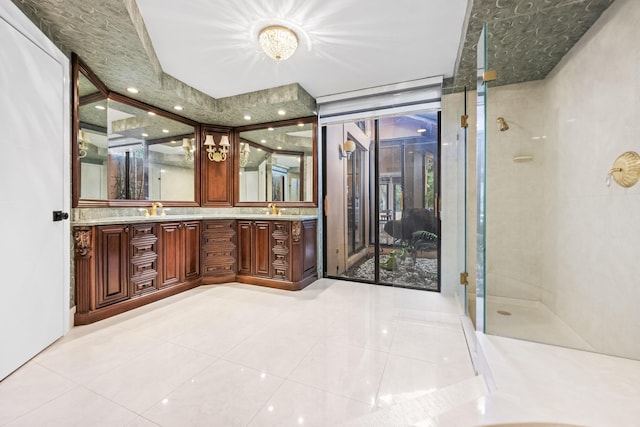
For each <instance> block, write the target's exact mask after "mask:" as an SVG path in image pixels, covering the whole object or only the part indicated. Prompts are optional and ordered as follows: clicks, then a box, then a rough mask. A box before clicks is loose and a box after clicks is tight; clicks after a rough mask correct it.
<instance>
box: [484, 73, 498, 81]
mask: <svg viewBox="0 0 640 427" xmlns="http://www.w3.org/2000/svg"><path fill="white" fill-rule="evenodd" d="M497 79H498V73H497V71H496V70H487V71H485V72H484V73H482V81H483V82H485V83H486V82H493V81H496V80H497Z"/></svg>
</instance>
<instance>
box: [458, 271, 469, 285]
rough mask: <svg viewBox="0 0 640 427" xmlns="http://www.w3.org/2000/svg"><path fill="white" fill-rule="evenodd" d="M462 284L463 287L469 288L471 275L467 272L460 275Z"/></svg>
mask: <svg viewBox="0 0 640 427" xmlns="http://www.w3.org/2000/svg"><path fill="white" fill-rule="evenodd" d="M460 284H461V285H463V286H469V273H467V272H466V271H465V272H464V273H460Z"/></svg>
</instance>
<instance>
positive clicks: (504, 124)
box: [496, 117, 509, 132]
mask: <svg viewBox="0 0 640 427" xmlns="http://www.w3.org/2000/svg"><path fill="white" fill-rule="evenodd" d="M496 121H497V122H498V124H499V125H500V132H504V131H506V130H509V125H508V124H507V122H506V120H505V119H504V117H498V118H497V119H496Z"/></svg>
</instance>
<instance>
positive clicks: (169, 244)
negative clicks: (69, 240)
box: [73, 219, 317, 325]
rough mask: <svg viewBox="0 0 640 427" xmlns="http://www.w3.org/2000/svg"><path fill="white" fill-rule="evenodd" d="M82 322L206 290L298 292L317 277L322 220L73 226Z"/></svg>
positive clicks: (78, 313) (78, 318) (78, 315)
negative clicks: (232, 285)
mask: <svg viewBox="0 0 640 427" xmlns="http://www.w3.org/2000/svg"><path fill="white" fill-rule="evenodd" d="M73 231H74V236H73V237H74V254H75V256H74V268H75V285H76V314H75V324H76V325H83V324H87V323H92V322H95V321H97V320H102V319H105V318H107V317H110V316H113V315H116V314H119V313H122V312H125V311H127V310H130V309H132V308H136V307H139V306H142V305H144V304H148V303H150V302H153V301H157V300H159V299H162V298H165V297H167V296H169V295H173V294H176V293H179V292H182V291H184V290H187V289H190V288H193V287H196V286H198V285H200V284H214V283H224V282H232V281H236V280H237V281H239V282H243V283H249V284H254V285H260V286H270V287H274V288H280V289H288V290H299V289H302V288H303V287H305V286H307V285H308V284H310V283H311V282H313V281H314V280H315V279H316V277H317V273H316V221H315V220H306V221H285V220H273V221H271V220H234V219H215V220H204V221H164V222H163V221H160V222H156V223H154V222H151V223H135V224H122V225H98V226H80V227H74V229H73Z"/></svg>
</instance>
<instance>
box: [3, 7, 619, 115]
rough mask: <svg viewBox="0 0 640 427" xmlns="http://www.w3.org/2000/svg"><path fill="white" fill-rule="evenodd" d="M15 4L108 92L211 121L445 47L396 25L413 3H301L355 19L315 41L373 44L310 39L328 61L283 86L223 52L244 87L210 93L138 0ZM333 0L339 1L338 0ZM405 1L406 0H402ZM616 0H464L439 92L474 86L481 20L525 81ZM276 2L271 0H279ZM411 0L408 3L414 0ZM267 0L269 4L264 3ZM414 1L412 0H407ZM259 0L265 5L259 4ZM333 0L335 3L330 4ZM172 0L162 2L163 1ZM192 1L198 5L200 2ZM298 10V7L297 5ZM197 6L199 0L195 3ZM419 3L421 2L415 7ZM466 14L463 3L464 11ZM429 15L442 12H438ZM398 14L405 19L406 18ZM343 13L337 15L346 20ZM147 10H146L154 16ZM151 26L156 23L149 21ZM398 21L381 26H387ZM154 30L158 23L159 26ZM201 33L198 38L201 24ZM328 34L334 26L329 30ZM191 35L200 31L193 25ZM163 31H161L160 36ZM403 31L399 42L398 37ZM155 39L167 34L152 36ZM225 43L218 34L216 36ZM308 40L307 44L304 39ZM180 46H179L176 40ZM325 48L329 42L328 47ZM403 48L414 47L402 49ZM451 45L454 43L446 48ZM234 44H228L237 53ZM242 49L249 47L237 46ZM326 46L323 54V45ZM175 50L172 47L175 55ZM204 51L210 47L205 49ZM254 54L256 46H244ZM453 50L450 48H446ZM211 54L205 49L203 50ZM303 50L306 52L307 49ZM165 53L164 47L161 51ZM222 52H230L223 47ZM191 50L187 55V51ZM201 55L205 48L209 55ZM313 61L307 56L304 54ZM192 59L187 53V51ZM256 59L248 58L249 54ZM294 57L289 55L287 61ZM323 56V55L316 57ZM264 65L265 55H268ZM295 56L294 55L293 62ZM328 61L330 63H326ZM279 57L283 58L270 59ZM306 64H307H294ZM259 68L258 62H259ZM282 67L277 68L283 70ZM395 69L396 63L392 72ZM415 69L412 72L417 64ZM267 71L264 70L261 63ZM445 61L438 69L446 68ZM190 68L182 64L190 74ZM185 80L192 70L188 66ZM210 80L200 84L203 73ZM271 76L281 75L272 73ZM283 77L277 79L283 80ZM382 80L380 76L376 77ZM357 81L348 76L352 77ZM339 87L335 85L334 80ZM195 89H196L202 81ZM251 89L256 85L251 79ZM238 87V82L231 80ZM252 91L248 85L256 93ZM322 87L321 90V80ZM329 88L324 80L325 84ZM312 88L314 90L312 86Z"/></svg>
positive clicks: (309, 107) (492, 55) (542, 71)
mask: <svg viewBox="0 0 640 427" xmlns="http://www.w3.org/2000/svg"><path fill="white" fill-rule="evenodd" d="M12 1H13V2H14V3H15V4H16V5H17V6H18V7H20V8H21V9H22V10H23V11H24V12H25V14H26V15H27V16H28V17H29V18H30V19H31V20H32V21H33V22H34V23H36V25H38V26H39V27H40V28H41V29H42V30H43V32H44V33H45V34H47V35H48V36H49V38H51V39H52V40H53V41H54V42H55V43H56V44H57V45H58V46H59V47H60V48H61V49H62V50H63V51H65V52H67V53H69V52H71V51H75V52H76V53H77V54H78V55H79V56H80V57H81V58H82V59H83V60H84V61H85V62H86V63H87V64H88V65H89V66H90V67H91V68H92V69H93V71H94V72H95V73H96V74H97V75H98V76H99V77H100V78H101V79H102V80H103V81H104V83H105V84H106V85H107V86H108V87H109V88H110V89H111V90H113V91H116V92H120V93H126V88H127V87H128V86H135V87H137V88H139V89H140V93H139V94H137V95H131V96H132V97H135V98H136V99H139V100H141V101H143V102H146V103H148V104H151V105H154V106H156V107H159V108H162V109H165V110H168V111H172V110H173V106H174V105H176V104H179V105H182V106H183V107H184V110H183V111H181V112H179V114H180V115H182V116H185V117H187V118H190V119H192V120H195V121H198V122H201V123H212V124H220V125H227V126H243V125H247V124H252V123H266V122H270V121H276V120H281V119H283V118H285V119H290V118H299V117H306V116H311V115H314V112H315V100H314V98H313V97H312V96H311V95H310V94H309V93H308V92H307V91H306V90H305V88H303V86H305V87H306V85H307V84H309V85H310V87H311V85H312V83H307V80H306V79H308V78H311V77H310V76H311V75H312V74H313V75H314V78H319V79H321V80H322V79H324V80H326V81H333V82H335V83H336V85H337V84H339V83H340V82H342V81H343V80H346V79H347V77H349V78H353V77H355V81H356V82H357V81H360V82H361V87H366V86H367V85H369V84H373V83H371V81H370V80H368V79H369V78H370V75H373V74H374V71H377V70H378V68H380V69H384V70H385V74H384V75H385V76H386V79H387V80H388V81H387V82H384V83H395V82H398V81H402V80H403V79H406V78H407V77H406V76H407V75H406V73H404V74H403V72H404V71H405V69H412V72H414V73H415V72H417V74H416V76H417V75H420V76H421V77H426V76H428V74H429V71H428V70H427V69H426V68H425V67H423V66H422V65H420V64H421V62H418V60H417V59H416V58H417V57H418V56H420V55H422V56H425V57H427V58H432V59H434V58H439V57H440V56H441V55H443V54H442V53H441V52H440V51H439V50H438V46H439V42H440V40H439V38H438V37H434V38H432V39H428V40H423V38H424V37H425V36H424V35H423V34H422V33H419V32H411V31H410V30H409V29H407V28H403V27H399V28H400V29H399V30H398V28H396V27H394V26H392V25H391V24H394V25H395V24H397V22H396V21H399V22H402V21H403V19H405V20H406V21H407V22H409V21H411V22H413V18H414V15H415V11H416V10H417V9H415V7H414V8H411V7H399V6H400V5H401V3H398V2H394V3H393V5H395V6H396V9H397V11H399V13H398V15H393V16H390V14H389V13H386V14H385V15H384V16H381V14H380V13H379V11H376V8H375V7H370V6H372V5H373V6H375V5H388V4H390V2H388V1H387V0H376V2H374V3H373V4H372V5H369V4H367V7H366V8H365V9H362V10H361V11H358V10H357V8H356V9H353V8H354V5H355V0H350V1H349V2H347V3H343V2H337V3H335V4H334V3H327V2H323V3H313V4H314V5H316V8H315V9H313V8H311V9H308V8H307V9H305V10H306V13H307V15H308V17H309V19H311V18H313V17H317V19H319V20H322V19H326V18H327V16H328V17H331V16H333V17H334V18H336V19H337V18H338V15H339V13H340V12H349V13H347V18H348V19H347V22H349V23H351V25H350V26H349V27H348V28H346V29H343V30H341V31H335V27H334V26H333V25H332V21H331V20H330V19H329V20H328V21H325V24H324V26H320V27H318V28H317V29H315V30H314V31H315V32H314V31H311V32H310V35H311V36H317V35H318V34H319V35H320V36H325V38H324V39H323V38H322V37H320V39H321V40H324V41H326V42H328V45H327V46H328V48H331V47H332V46H333V47H337V46H340V45H342V44H347V45H349V47H350V48H351V49H352V51H354V50H358V49H360V50H362V51H363V52H364V51H366V52H369V53H368V54H367V55H368V56H367V59H365V60H361V61H360V62H356V61H349V58H346V59H345V58H342V59H339V58H336V57H333V56H331V55H330V53H331V52H332V51H331V49H329V50H326V51H323V50H322V49H321V47H322V44H320V45H313V44H309V43H308V42H305V43H306V48H307V49H309V46H312V47H313V49H315V50H316V51H318V52H316V53H318V54H319V58H312V59H313V60H318V59H320V60H321V62H320V64H323V63H326V64H328V65H329V68H328V71H327V70H325V71H322V72H320V71H319V69H318V68H317V67H312V68H311V69H304V70H305V73H303V74H300V77H299V78H298V79H297V81H295V82H291V83H290V84H287V85H284V86H279V87H275V88H267V89H261V90H253V89H250V88H251V87H252V86H251V84H250V81H249V80H250V79H251V77H250V75H249V74H246V70H244V69H240V68H238V67H237V66H236V67H228V64H231V63H233V62H232V59H233V58H232V57H229V56H227V57H226V59H224V58H225V57H223V60H221V61H220V62H221V64H218V65H222V67H223V68H224V67H227V68H231V69H232V72H231V74H232V75H233V74H236V77H237V78H238V79H239V80H240V81H242V80H244V81H245V82H247V86H245V87H247V88H249V89H247V92H248V93H244V94H241V95H237V96H230V97H224V98H217V99H214V98H213V97H211V96H210V95H208V94H206V93H204V92H202V91H200V90H197V89H194V88H193V87H192V86H193V85H194V83H191V85H192V86H189V85H188V84H186V83H183V82H182V81H180V80H178V79H176V78H174V77H172V76H171V75H169V74H167V72H166V71H167V70H163V66H162V65H161V61H160V60H159V59H158V56H157V55H156V50H154V42H155V40H154V42H153V43H152V39H151V38H150V37H149V34H148V33H147V27H146V26H145V21H144V20H143V18H142V15H141V14H140V10H139V9H138V5H137V3H136V2H135V0H12ZM335 1H337V0H335ZM407 1H408V0H407ZM613 1H614V0H468V4H467V6H466V19H465V24H464V25H463V28H462V29H463V31H462V34H460V28H457V27H456V26H450V27H449V28H442V27H440V30H439V31H440V33H441V34H442V35H443V36H442V37H444V34H445V33H446V37H447V38H450V37H451V36H452V34H453V36H455V38H457V39H458V40H460V43H461V44H460V46H459V47H456V52H457V56H456V55H455V54H454V55H453V57H457V63H456V66H455V75H454V76H453V77H449V78H446V79H445V91H444V93H447V92H452V91H458V90H462V89H463V88H464V87H465V86H466V87H475V84H476V83H475V79H476V67H477V65H476V61H477V59H476V58H477V56H476V48H477V41H478V38H479V36H480V32H481V30H482V25H483V23H484V22H487V23H488V30H489V31H488V61H489V68H491V69H495V70H496V71H497V73H498V80H497V81H496V83H495V84H496V85H505V84H512V83H519V82H524V81H531V80H538V79H542V78H544V77H546V75H547V74H548V73H549V72H550V71H551V70H552V69H553V68H554V67H555V65H556V64H557V63H558V62H559V61H560V59H562V57H563V56H564V55H565V54H566V53H567V52H568V51H569V50H570V49H571V47H572V46H573V45H574V44H575V43H576V42H577V41H578V40H579V39H580V37H582V35H583V34H584V33H585V32H586V31H587V30H588V29H589V28H590V27H591V25H593V23H594V22H595V21H596V20H597V19H598V17H599V16H600V15H601V14H602V12H604V11H605V10H606V9H607V8H608V7H609V6H610V5H611V4H612V3H613ZM239 3H242V2H235V1H233V2H232V1H231V0H224V1H223V0H220V1H219V2H218V3H216V2H212V1H207V0H190V1H189V2H188V6H189V7H190V8H191V9H193V8H196V9H198V7H200V9H202V10H209V9H207V8H211V7H213V5H215V4H222V5H227V6H229V7H231V6H230V5H236V6H235V7H236V9H237V4H239ZM280 3H281V4H282V5H288V7H289V8H290V9H292V10H293V9H295V7H294V6H296V7H298V9H299V8H302V6H300V5H301V4H302V2H299V3H298V2H296V1H294V0H286V1H285V0H282V1H281V2H280ZM280 3H277V2H276V3H274V4H280ZM410 3H411V2H410ZM443 3H444V2H438V1H436V0H420V5H421V7H422V6H425V5H427V6H428V7H430V8H431V9H430V10H439V9H442V8H451V7H453V6H452V5H453V3H451V2H446V5H444V4H443ZM464 3H465V2H464V1H461V2H460V1H459V2H458V3H455V5H457V7H458V8H462V7H463V6H462V5H463V4H464ZM141 4H144V6H145V8H148V7H151V6H153V7H158V5H161V4H164V5H169V6H170V7H173V6H175V7H178V9H179V10H177V11H176V12H175V16H176V17H178V16H180V10H181V9H182V8H183V7H185V8H186V7H187V3H184V2H177V1H176V2H168V1H165V2H160V1H151V0H141ZM265 4H266V3H265ZM411 4H412V5H414V6H415V5H417V2H416V1H415V0H413V3H411ZM261 5H262V4H261ZM332 5H333V6H332ZM169 6H168V7H169ZM196 6H198V7H196ZM263 6H264V5H262V6H260V5H254V6H253V7H255V8H256V9H259V10H263V9H264V8H263ZM298 9H296V10H298ZM198 10H199V9H198ZM420 10H421V9H420ZM460 12H461V13H463V12H464V11H460ZM423 15H424V20H423V21H424V22H423V23H424V25H427V23H428V22H431V21H428V17H427V16H426V15H428V14H425V13H421V16H423ZM434 16H440V15H437V14H434ZM403 17H404V18H403ZM343 18H344V17H342V18H341V19H343ZM150 19H151V18H150ZM194 19H195V21H194V22H197V23H199V25H200V24H201V23H202V22H204V23H207V22H212V21H214V20H216V19H219V20H220V19H221V18H220V17H219V16H218V15H217V14H216V13H213V12H210V16H209V15H208V16H202V17H195V18H194ZM363 20H367V22H369V21H372V22H374V23H375V24H374V25H373V28H377V29H379V30H380V35H379V38H380V37H382V38H384V39H385V40H384V42H385V43H384V44H379V43H380V40H378V39H377V38H371V37H369V38H366V37H362V35H361V34H360V33H359V30H360V29H362V28H363V24H362V21H363ZM222 23H223V28H225V27H224V25H227V26H228V27H229V28H235V27H234V25H235V23H234V22H232V20H229V19H227V21H225V20H224V19H222ZM165 24H166V28H162V30H163V31H161V32H159V34H160V35H161V36H162V37H165V36H167V35H169V36H171V37H174V38H177V37H175V35H176V34H181V33H185V34H187V33H188V34H191V31H188V30H190V29H189V28H186V27H185V25H187V24H185V23H183V24H181V25H170V24H169V23H165ZM154 25H157V22H156V23H155V24H154ZM390 28H392V29H395V30H393V31H387V30H388V29H390ZM330 30H334V32H335V34H333V35H332V36H331V37H328V36H327V34H329V33H331V31H330ZM402 32H407V33H410V34H411V35H412V36H413V38H412V41H411V42H407V41H406V40H405V39H402V38H401V37H400V36H401V35H402V34H399V33H402ZM156 33H158V31H156ZM202 34H203V37H204V35H206V34H204V33H202ZM329 35H330V34H329ZM196 36H197V34H196ZM158 37H160V36H158ZM180 40H181V41H182V42H183V43H184V42H185V41H187V42H188V38H186V39H184V38H180ZM402 40H405V41H402ZM158 43H159V45H160V44H163V43H165V42H164V41H160V40H159V41H158ZM220 43H222V42H220ZM372 46H373V47H374V48H375V47H377V46H387V48H386V49H387V50H388V49H389V46H390V47H391V49H393V47H394V46H395V47H396V50H398V52H401V53H402V55H403V56H404V57H406V58H408V61H407V62H406V63H402V64H401V66H400V64H398V63H396V62H394V61H393V60H391V59H390V56H389V54H388V52H387V51H385V50H384V49H383V50H379V51H377V54H376V51H375V49H374V51H368V50H366V49H369V48H371V47H372ZM302 47H303V48H305V46H302ZM177 48H178V49H179V48H180V47H179V46H177ZM325 48H326V47H325ZM407 49H409V50H410V52H409V51H407ZM448 49H452V48H451V47H449V48H448ZM236 51H237V49H236V50H234V51H233V52H236ZM240 51H241V52H243V53H241V54H237V53H236V56H242V55H245V54H246V51H244V50H240ZM323 52H324V53H323ZM178 53H179V52H176V56H179V55H178ZM204 53H207V52H204ZM249 53H250V54H252V52H249ZM450 53H452V52H450ZM207 54H208V53H207ZM304 54H305V55H307V54H309V52H304ZM163 55H166V53H163ZM227 55H229V53H228V52H227ZM192 56H193V55H192ZM205 56H206V55H205ZM196 59H197V58H193V63H188V65H187V69H189V68H190V69H193V71H195V72H196V75H197V76H199V79H200V80H198V82H197V84H198V86H199V87H200V86H202V88H204V87H205V86H206V88H207V90H209V89H208V88H210V87H216V85H218V86H219V85H221V84H222V83H220V82H219V81H216V80H215V79H213V78H212V73H211V68H210V67H209V68H207V67H201V66H198V64H199V63H198V62H196ZM310 60H311V59H310ZM184 61H188V59H186V60H184ZM251 61H254V62H255V58H254V59H249V62H251ZM290 61H291V60H290ZM322 61H324V62H322ZM343 63H346V65H347V68H345V70H346V71H343V72H342V73H341V72H339V71H337V66H335V65H336V64H340V65H344V64H343ZM265 64H269V63H268V62H266V61H265ZM291 64H294V62H291ZM332 64H333V65H334V67H333V68H331V65H332ZM275 65H276V66H281V65H286V63H283V64H275ZM298 65H299V66H302V65H304V64H298ZM257 69H258V70H260V68H257ZM282 69H283V68H282V67H281V68H280V70H282ZM394 69H395V72H394ZM416 70H417V71H416ZM262 72H263V73H264V71H262ZM447 72H448V71H446V70H444V69H443V71H442V72H441V74H444V75H445V76H446V75H447ZM187 74H188V73H187ZM184 78H185V80H186V79H187V78H190V77H189V76H188V75H187V76H186V77H184ZM203 81H204V82H209V83H207V84H204V83H202V82H203ZM271 81H274V82H278V81H281V80H278V79H277V78H273V79H272V80H271ZM284 81H288V80H282V82H284ZM378 83H379V84H382V83H380V82H376V84H378ZM350 84H351V85H353V83H350ZM335 87H336V88H341V87H340V86H339V85H338V86H335ZM202 88H201V89H202ZM254 89H255V88H254ZM342 89H345V90H351V89H356V88H354V87H346V86H345V87H344V88H342ZM236 90H237V89H236ZM250 90H253V91H252V92H251V91H250ZM318 90H319V91H320V89H318ZM325 90H326V89H322V91H325ZM316 96H317V95H316ZM279 109H283V110H285V111H286V112H287V115H286V116H285V117H282V116H279V115H278V114H277V111H278V110H279ZM246 114H248V115H250V116H251V120H250V121H246V120H245V119H244V118H243V117H244V116H245V115H246Z"/></svg>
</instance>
